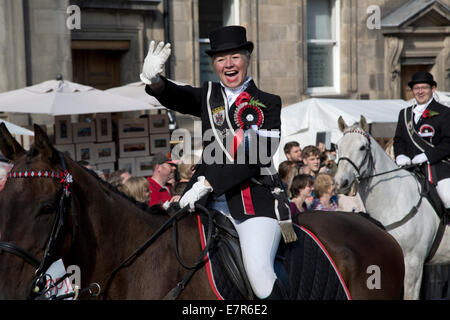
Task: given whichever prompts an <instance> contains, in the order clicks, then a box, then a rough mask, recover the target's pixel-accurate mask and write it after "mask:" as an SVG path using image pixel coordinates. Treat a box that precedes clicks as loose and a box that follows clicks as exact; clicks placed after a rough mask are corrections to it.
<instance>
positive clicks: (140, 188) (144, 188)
mask: <svg viewBox="0 0 450 320" xmlns="http://www.w3.org/2000/svg"><path fill="white" fill-rule="evenodd" d="M124 186H125V188H124V190H123V191H124V193H125V194H127V195H128V196H130V197H133V198H134V199H135V200H136V201H139V202H143V203H148V202H149V201H150V191H149V182H148V180H147V179H146V178H145V177H134V176H132V177H130V178H128V179H127V180H126V181H125V183H124Z"/></svg>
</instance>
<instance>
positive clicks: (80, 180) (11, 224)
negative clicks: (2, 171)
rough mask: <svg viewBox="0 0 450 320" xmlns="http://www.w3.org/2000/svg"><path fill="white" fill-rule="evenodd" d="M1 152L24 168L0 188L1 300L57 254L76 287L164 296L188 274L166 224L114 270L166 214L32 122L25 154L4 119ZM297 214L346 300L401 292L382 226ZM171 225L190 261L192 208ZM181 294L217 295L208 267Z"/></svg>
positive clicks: (196, 252)
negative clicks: (371, 283)
mask: <svg viewBox="0 0 450 320" xmlns="http://www.w3.org/2000/svg"><path fill="white" fill-rule="evenodd" d="M0 150H1V152H2V153H3V155H4V156H5V157H7V158H8V159H10V160H11V161H13V163H14V167H13V169H12V171H11V174H12V175H14V173H15V174H16V175H19V174H20V175H21V177H20V178H17V177H16V178H13V177H11V178H8V181H7V183H6V185H5V188H4V190H3V191H2V192H0V232H1V235H0V237H1V238H0V243H1V244H3V252H0V298H2V299H26V298H27V297H30V292H31V291H32V290H33V288H35V287H38V288H40V286H39V281H38V280H39V274H40V272H41V271H42V270H44V271H45V270H46V268H48V265H49V264H50V263H51V262H52V261H55V260H57V259H59V258H62V259H63V261H64V263H65V265H66V266H68V265H77V266H79V267H80V270H81V287H82V288H86V287H88V286H89V285H90V284H91V283H98V284H99V285H100V287H101V289H102V291H101V295H100V298H104V299H162V298H163V297H164V296H166V294H167V293H168V292H169V291H170V290H171V289H172V288H174V287H176V285H177V283H179V282H180V281H181V280H182V279H184V278H185V276H186V274H188V270H186V269H185V268H184V267H183V266H181V265H180V263H179V262H178V261H177V259H176V256H175V254H174V252H175V251H174V249H175V248H174V247H175V246H174V242H173V240H172V234H171V232H162V233H161V234H160V236H159V237H158V238H157V239H155V241H154V242H153V243H151V244H150V245H148V247H147V246H146V247H145V248H144V249H143V250H142V252H140V253H141V254H140V255H139V256H138V257H136V258H134V259H131V260H130V261H129V262H128V263H127V264H126V265H125V266H124V267H123V268H121V269H119V270H118V271H117V272H116V273H114V274H112V272H113V270H115V269H116V268H117V267H118V266H119V265H121V263H122V262H123V261H125V260H126V259H127V258H128V257H129V256H130V255H131V254H133V253H134V252H135V250H136V249H137V248H139V247H140V246H141V245H142V244H144V243H146V241H147V240H148V239H149V238H150V237H151V236H152V235H153V234H154V233H155V232H156V231H157V230H158V229H159V228H160V227H161V226H162V225H164V224H165V223H166V222H167V221H168V219H169V216H168V215H166V214H165V212H162V213H159V214H155V213H154V214H149V213H148V212H146V211H144V210H142V209H141V208H140V207H139V206H137V205H136V204H135V203H133V202H131V201H130V200H129V199H127V198H126V197H124V196H123V195H121V194H119V193H118V192H115V191H114V190H112V189H111V188H110V187H108V186H107V184H106V183H104V182H102V181H101V180H100V179H98V178H97V177H95V176H94V175H92V174H91V173H89V172H88V171H87V170H86V169H84V168H82V167H81V166H79V165H78V164H77V163H75V162H74V161H72V160H71V159H69V158H67V157H63V156H62V155H61V154H60V153H59V152H57V151H56V149H54V147H53V146H52V145H51V143H50V142H49V139H48V137H47V135H46V134H45V133H44V132H43V130H42V129H41V128H40V127H39V126H36V125H35V145H34V146H33V147H32V148H31V149H30V150H29V151H28V152H26V151H25V150H24V149H23V148H22V147H21V146H20V145H19V144H18V143H17V142H16V141H15V140H14V138H13V137H12V136H11V135H10V133H9V132H8V130H7V129H6V127H5V126H4V125H1V126H0ZM66 170H67V171H66ZM25 172H26V173H27V174H26V177H23V175H24V174H25ZM45 172H47V174H45ZM60 172H62V174H60V175H58V177H57V178H54V177H53V178H51V177H49V176H50V175H51V173H56V174H58V173H60ZM67 173H70V175H71V176H69V175H68V174H67ZM30 175H33V176H32V177H30ZM70 178H73V182H72V181H71V179H70ZM66 187H67V188H68V189H67V190H68V191H69V192H70V193H67V194H66V193H65V190H66ZM67 195H69V196H67ZM66 196H67V197H66ZM62 208H65V210H62ZM300 222H301V223H302V224H304V225H305V226H306V227H307V228H308V229H309V230H311V231H313V232H314V233H315V234H318V235H319V238H320V240H321V241H322V242H323V244H324V245H325V247H326V249H327V250H328V252H329V253H330V254H331V256H332V257H333V259H334V260H335V261H336V263H337V268H338V269H339V270H340V272H341V274H342V276H343V280H344V281H345V283H346V284H347V286H348V289H349V291H350V295H351V297H352V298H353V299H401V297H402V286H403V276H404V265H403V255H402V252H401V249H400V247H399V246H398V245H397V243H396V242H395V240H393V238H392V237H391V236H390V235H389V234H387V233H386V232H384V231H383V230H381V229H379V228H378V227H376V226H375V225H374V224H372V223H371V222H369V221H367V220H366V219H364V218H362V217H360V216H358V215H356V214H336V215H333V214H326V213H316V214H311V215H309V214H308V215H303V216H302V218H301V220H300ZM58 226H59V227H60V228H58ZM178 229H179V235H180V241H179V252H180V255H181V258H182V259H183V260H184V261H186V262H188V263H192V262H194V261H195V260H196V259H198V257H199V256H200V255H201V251H202V250H201V249H202V248H201V243H200V238H199V232H198V226H197V218H196V215H193V214H189V215H186V216H184V218H182V219H180V220H179V222H178ZM55 230H56V231H55ZM49 244H50V245H49ZM7 246H12V249H11V250H9V252H8V250H5V248H6V247H7ZM49 248H50V249H49ZM0 249H2V248H1V247H0ZM32 257H35V258H32ZM371 265H377V266H378V267H379V269H380V270H381V274H380V276H381V279H380V280H381V288H380V289H369V288H368V285H367V282H368V278H369V277H370V276H371V274H370V273H369V271H368V269H367V268H368V267H369V266H371ZM36 269H38V270H37V271H36ZM35 275H36V276H35ZM111 275H113V277H111ZM81 297H83V296H81ZM179 298H180V299H216V296H215V295H214V293H213V291H212V290H211V288H210V286H209V282H208V278H207V273H206V271H205V268H203V269H200V270H198V271H197V272H196V273H195V274H194V275H193V277H192V279H191V280H190V282H189V284H188V285H187V286H186V288H185V289H184V290H183V291H182V293H181V295H180V296H179Z"/></svg>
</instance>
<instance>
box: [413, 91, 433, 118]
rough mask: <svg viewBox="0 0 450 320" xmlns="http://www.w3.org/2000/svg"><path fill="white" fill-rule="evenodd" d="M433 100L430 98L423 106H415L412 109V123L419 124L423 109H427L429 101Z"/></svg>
mask: <svg viewBox="0 0 450 320" xmlns="http://www.w3.org/2000/svg"><path fill="white" fill-rule="evenodd" d="M432 100H433V97H431V99H430V100H429V101H428V102H427V103H424V104H417V105H416V106H415V107H414V110H413V112H414V122H415V123H417V122H419V119H420V117H421V116H422V113H423V112H424V111H425V109H426V108H427V107H428V105H429V104H430V103H431V101H432Z"/></svg>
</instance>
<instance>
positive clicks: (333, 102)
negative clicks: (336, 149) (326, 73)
mask: <svg viewBox="0 0 450 320" xmlns="http://www.w3.org/2000/svg"><path fill="white" fill-rule="evenodd" d="M407 106H408V104H407V102H406V101H404V100H347V99H318V98H313V99H308V100H305V101H301V102H298V103H295V104H292V105H289V106H286V107H284V108H282V109H281V139H280V145H279V148H278V150H277V152H276V154H275V156H274V164H275V165H276V167H278V164H279V163H280V162H282V161H284V160H286V157H285V155H284V152H283V147H284V145H285V144H286V143H287V142H289V141H297V142H298V143H300V146H301V148H302V149H303V148H304V147H305V146H307V145H316V137H317V133H319V132H326V134H324V135H325V136H327V137H328V138H329V142H331V143H336V142H337V141H338V140H339V139H340V138H341V137H342V133H341V131H340V130H339V127H338V118H339V116H342V118H343V119H344V120H345V122H346V123H347V124H349V125H350V124H353V123H354V122H358V121H359V120H360V117H361V115H363V116H364V117H365V118H366V120H367V122H368V123H369V124H374V123H391V124H394V123H396V122H397V119H398V113H399V112H400V110H401V109H403V108H405V107H407Z"/></svg>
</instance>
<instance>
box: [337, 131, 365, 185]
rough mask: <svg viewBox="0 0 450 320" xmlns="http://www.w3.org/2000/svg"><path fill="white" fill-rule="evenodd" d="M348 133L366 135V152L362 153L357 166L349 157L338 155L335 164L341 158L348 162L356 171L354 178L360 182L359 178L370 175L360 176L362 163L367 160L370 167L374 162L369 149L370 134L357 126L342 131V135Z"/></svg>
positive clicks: (362, 178)
mask: <svg viewBox="0 0 450 320" xmlns="http://www.w3.org/2000/svg"><path fill="white" fill-rule="evenodd" d="M348 133H358V134H361V135H363V136H364V137H366V138H367V141H368V142H369V146H368V148H366V153H365V155H364V158H363V159H362V161H361V163H360V165H359V166H357V165H356V164H355V163H354V162H353V161H352V160H351V159H350V158H348V157H339V160H338V163H337V165H338V166H339V163H340V162H341V160H345V161H347V162H348V163H350V165H351V166H352V167H353V168H354V169H355V171H356V175H355V177H356V180H357V181H358V182H360V181H361V180H364V179H368V178H370V177H371V176H370V175H366V176H364V177H363V176H361V169H362V167H363V166H364V164H365V163H366V162H368V165H367V166H368V167H369V168H370V167H372V168H373V167H374V162H373V157H372V152H371V151H372V150H371V140H370V136H369V135H368V134H367V133H366V132H364V131H363V130H361V129H359V128H356V129H351V130H348V131H346V132H344V136H345V135H346V134H348Z"/></svg>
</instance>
